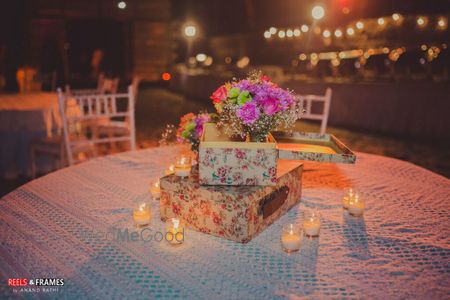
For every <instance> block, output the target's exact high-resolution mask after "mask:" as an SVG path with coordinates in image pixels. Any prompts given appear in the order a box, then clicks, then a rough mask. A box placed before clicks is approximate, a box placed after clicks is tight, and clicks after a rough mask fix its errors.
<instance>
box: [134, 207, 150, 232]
mask: <svg viewBox="0 0 450 300" xmlns="http://www.w3.org/2000/svg"><path fill="white" fill-rule="evenodd" d="M151 216H152V214H151V210H150V206H149V205H148V204H147V203H146V202H139V203H138V204H137V207H136V208H135V209H134V210H133V219H134V222H135V223H136V225H138V226H144V225H147V224H149V223H150V219H151Z"/></svg>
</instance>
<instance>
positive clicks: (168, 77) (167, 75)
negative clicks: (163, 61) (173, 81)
mask: <svg viewBox="0 0 450 300" xmlns="http://www.w3.org/2000/svg"><path fill="white" fill-rule="evenodd" d="M161 77H162V80H164V81H169V80H170V78H172V76H171V75H170V73H167V72H164V73H163V74H162V76H161Z"/></svg>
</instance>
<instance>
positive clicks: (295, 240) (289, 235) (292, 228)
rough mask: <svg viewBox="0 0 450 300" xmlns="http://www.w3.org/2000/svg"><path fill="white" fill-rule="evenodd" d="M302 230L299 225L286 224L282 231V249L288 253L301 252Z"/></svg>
mask: <svg viewBox="0 0 450 300" xmlns="http://www.w3.org/2000/svg"><path fill="white" fill-rule="evenodd" d="M301 235H302V230H301V228H300V226H299V225H296V224H286V225H284V226H283V229H282V231H281V248H282V249H283V250H284V251H285V252H287V253H291V252H296V251H298V250H300V241H301Z"/></svg>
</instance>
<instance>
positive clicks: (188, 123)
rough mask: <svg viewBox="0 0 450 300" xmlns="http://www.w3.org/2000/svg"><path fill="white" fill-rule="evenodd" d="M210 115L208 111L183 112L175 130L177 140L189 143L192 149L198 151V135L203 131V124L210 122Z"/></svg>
mask: <svg viewBox="0 0 450 300" xmlns="http://www.w3.org/2000/svg"><path fill="white" fill-rule="evenodd" d="M211 120H212V115H211V114H208V113H199V114H198V115H196V114H193V113H188V114H185V115H184V116H183V117H181V119H180V125H179V126H178V130H177V141H178V142H179V143H190V144H191V149H192V151H198V146H199V144H200V137H201V136H202V133H203V124H205V123H207V122H210V121H211Z"/></svg>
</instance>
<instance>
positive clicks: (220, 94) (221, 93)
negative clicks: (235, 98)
mask: <svg viewBox="0 0 450 300" xmlns="http://www.w3.org/2000/svg"><path fill="white" fill-rule="evenodd" d="M209 98H211V99H212V100H213V102H214V103H220V102H222V101H225V100H226V99H227V89H226V88H225V86H224V85H222V86H221V87H219V88H218V89H217V90H215V91H214V93H212V95H211V97H209Z"/></svg>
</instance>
